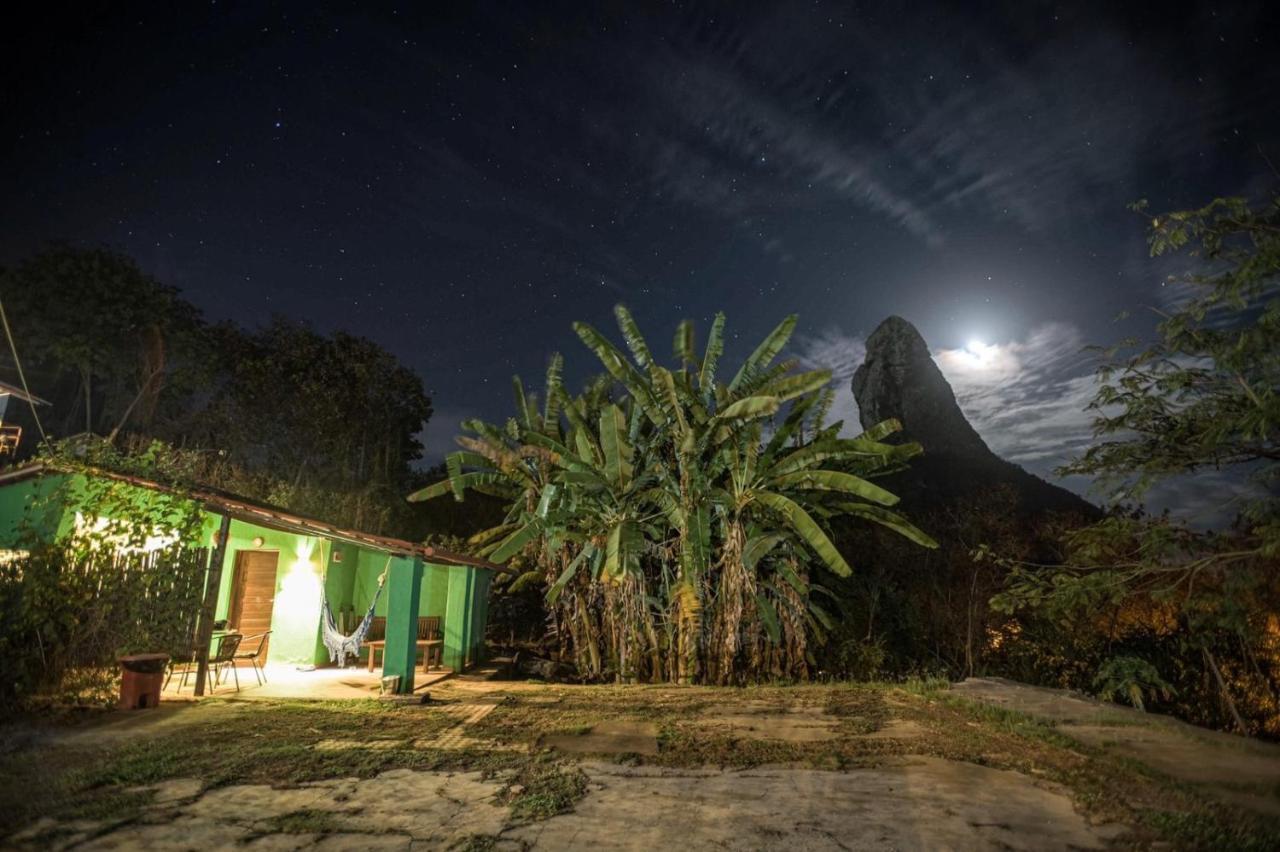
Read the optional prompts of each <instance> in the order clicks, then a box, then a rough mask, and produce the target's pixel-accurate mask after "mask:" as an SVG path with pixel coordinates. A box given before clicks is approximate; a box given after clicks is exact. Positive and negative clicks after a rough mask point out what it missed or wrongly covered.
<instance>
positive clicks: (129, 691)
mask: <svg viewBox="0 0 1280 852" xmlns="http://www.w3.org/2000/svg"><path fill="white" fill-rule="evenodd" d="M119 660H120V709H121V710H145V709H146V708H148V707H159V706H160V689H161V687H163V686H164V667H165V666H166V665H168V663H169V655H168V654H130V655H129V656H127V657H120V658H119Z"/></svg>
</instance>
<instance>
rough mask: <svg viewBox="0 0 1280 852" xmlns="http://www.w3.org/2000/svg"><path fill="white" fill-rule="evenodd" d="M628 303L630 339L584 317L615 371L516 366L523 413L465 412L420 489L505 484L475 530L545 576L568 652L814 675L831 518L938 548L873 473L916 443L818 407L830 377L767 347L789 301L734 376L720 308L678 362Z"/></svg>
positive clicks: (651, 674)
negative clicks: (497, 519)
mask: <svg viewBox="0 0 1280 852" xmlns="http://www.w3.org/2000/svg"><path fill="white" fill-rule="evenodd" d="M616 315H617V320H618V326H619V329H620V331H621V333H622V337H623V339H624V341H625V345H626V348H627V350H628V352H627V353H625V354H624V352H623V351H622V350H621V349H619V348H618V347H617V346H615V345H614V344H613V343H612V342H611V341H609V340H608V339H607V338H606V337H605V336H604V335H602V334H600V333H599V332H598V331H596V330H595V329H594V328H592V327H590V326H588V325H586V324H584V323H578V324H576V325H575V330H576V331H577V333H578V336H579V338H580V339H581V340H582V342H583V343H584V344H586V346H587V347H588V348H589V349H590V350H591V351H592V352H593V353H594V354H595V355H596V357H597V358H598V359H599V361H600V362H601V364H602V365H603V366H604V368H605V370H606V372H607V376H605V377H602V378H600V379H597V380H595V381H593V382H592V383H591V384H590V385H589V386H588V387H587V388H586V390H585V391H584V392H583V393H582V394H581V395H579V396H577V397H571V396H570V395H569V394H568V393H567V392H566V391H565V390H564V388H563V385H562V382H561V371H562V367H563V362H562V360H561V358H560V357H559V356H555V357H554V358H553V359H552V361H551V364H550V366H549V367H548V370H547V375H546V381H545V385H544V392H543V402H542V403H541V404H539V403H538V400H537V399H536V398H534V397H533V396H531V395H529V394H528V393H526V391H525V388H524V386H523V383H522V382H521V381H520V380H519V379H518V378H517V379H515V381H514V391H515V400H516V416H515V417H513V418H512V419H510V420H508V421H507V423H506V425H505V426H503V427H499V426H495V425H491V424H487V423H482V422H479V421H470V422H468V423H466V424H464V426H465V427H466V428H467V429H468V431H470V432H472V433H473V435H474V437H470V436H468V437H462V438H459V439H458V443H459V444H460V445H461V446H462V448H463V449H462V451H460V452H457V453H454V454H452V455H451V456H450V457H449V459H448V471H449V478H448V479H447V480H445V481H442V482H440V483H438V484H436V485H434V486H431V487H429V488H426V489H423V490H422V491H419V492H417V493H416V494H414V495H413V496H412V497H411V498H410V499H413V500H423V499H430V498H434V497H438V496H440V495H442V494H445V493H449V492H452V493H453V494H454V495H455V496H456V497H457V498H459V499H461V497H462V496H463V494H464V492H465V491H467V490H473V491H478V492H480V493H482V494H489V495H493V496H497V497H500V498H502V499H504V500H506V501H508V505H509V507H510V508H509V511H508V513H507V517H506V518H505V522H504V523H503V524H501V525H499V526H497V527H494V528H493V529H490V530H488V531H486V532H484V533H481V534H479V535H478V536H477V537H476V538H475V539H473V541H474V543H475V544H477V545H478V546H481V547H482V548H483V549H482V550H481V552H482V553H484V554H485V555H487V556H488V557H489V558H491V559H494V560H499V561H506V560H510V561H511V562H512V564H513V565H516V566H517V567H519V568H521V569H522V571H523V572H524V579H523V582H539V583H543V584H545V586H546V598H547V601H548V603H549V604H550V605H551V606H552V608H553V609H552V612H551V619H552V626H553V628H554V630H555V633H556V635H557V636H558V637H559V640H560V645H561V652H562V654H564V655H566V656H568V657H570V658H572V659H573V660H574V661H575V662H576V664H577V666H578V669H579V671H580V673H581V674H582V675H583V676H584V677H587V678H600V677H604V676H606V675H612V676H614V677H617V678H620V679H624V680H632V679H647V680H652V681H662V680H670V681H682V682H690V681H710V682H716V683H738V682H743V681H746V680H752V679H757V678H760V677H766V676H773V677H785V678H803V677H806V676H807V675H808V672H809V667H810V664H811V660H812V655H811V654H810V652H809V644H810V640H811V639H812V640H816V641H818V642H821V641H822V640H823V639H824V638H825V636H826V634H827V632H828V631H829V630H830V629H831V627H832V620H831V617H830V615H829V614H828V613H827V612H826V610H824V609H823V607H822V606H821V605H819V603H818V602H817V601H816V600H815V594H821V593H822V592H823V591H824V590H823V588H822V587H821V586H818V585H816V584H814V583H812V582H811V573H812V571H813V570H814V569H817V568H820V569H821V570H825V571H829V572H831V573H833V574H835V575H838V576H847V575H848V574H849V573H850V572H851V570H852V569H851V568H850V566H849V564H848V563H847V561H846V559H845V557H844V555H843V554H842V553H841V552H840V551H839V550H838V549H837V548H836V546H835V545H834V544H833V543H832V541H831V539H830V537H829V535H828V529H829V526H830V520H831V518H833V517H836V516H841V515H845V516H852V517H857V518H859V519H861V520H862V521H864V522H871V523H874V524H879V525H883V526H885V527H886V528H889V529H892V530H893V531H895V532H896V533H897V534H899V535H902V536H904V537H906V538H908V539H910V540H912V541H914V542H916V543H917V544H919V545H924V546H926V547H931V546H934V543H933V541H932V539H930V538H929V537H928V536H927V535H926V534H924V533H923V532H921V531H920V530H919V529H917V528H916V527H914V526H913V525H911V524H910V523H908V522H907V521H906V520H905V519H903V518H902V517H901V516H899V515H897V514H896V513H894V512H893V511H891V510H890V509H889V508H888V507H891V506H893V505H894V504H895V503H896V502H897V498H896V497H895V496H893V495H892V494H890V493H889V492H887V491H885V490H884V489H882V488H880V487H879V486H877V485H875V484H873V483H872V482H871V481H869V477H873V476H877V475H882V474H884V473H886V472H889V471H892V470H895V469H899V468H900V467H901V466H902V465H903V464H904V463H905V462H906V461H907V460H908V459H909V458H911V457H912V456H914V455H916V454H918V453H919V452H920V447H919V445H917V444H911V443H907V444H896V445H894V444H887V443H884V442H883V439H884V438H885V437H887V436H889V435H891V434H892V433H894V432H895V431H897V430H898V428H899V426H898V424H897V423H895V422H892V421H890V422H886V423H884V424H881V425H880V426H878V427H876V428H875V429H872V430H869V431H868V432H867V433H865V434H863V435H861V436H859V437H857V438H853V439H843V438H840V437H838V435H839V431H840V427H841V424H839V423H836V424H831V425H826V424H825V423H824V419H825V413H826V409H827V408H828V406H829V405H830V393H829V392H828V391H825V390H824V388H825V386H826V385H827V383H828V382H829V380H830V375H829V374H828V373H827V372H826V371H813V372H807V373H797V372H795V371H794V366H795V365H794V364H793V363H791V362H786V361H783V362H779V363H775V361H776V359H777V357H778V355H779V353H780V352H781V351H782V349H783V347H784V346H785V345H786V342H787V340H788V339H789V337H790V335H791V332H792V330H793V329H794V327H795V318H794V317H789V318H787V319H786V320H784V321H783V322H782V323H781V324H779V326H778V327H777V328H776V329H774V330H773V332H771V333H770V334H769V335H768V336H767V337H766V338H765V339H764V341H763V342H761V343H760V345H759V346H757V347H756V349H755V350H754V352H752V354H751V355H750V356H749V357H748V358H747V359H746V361H745V362H744V363H743V364H742V365H741V367H740V368H739V369H738V370H737V372H736V373H735V374H734V375H733V378H732V379H731V380H730V381H729V382H727V383H725V382H723V381H721V380H720V379H719V369H718V368H719V361H720V358H721V355H722V353H723V348H724V316H723V315H718V316H717V317H716V319H715V322H714V323H713V324H712V327H711V331H710V333H709V336H708V340H707V343H706V346H705V348H704V350H703V351H702V353H701V354H699V353H697V352H696V350H695V346H694V339H693V337H694V330H693V326H692V324H691V323H688V322H686V323H683V324H681V326H680V328H679V329H678V330H677V332H676V335H675V341H674V347H673V348H674V355H675V361H676V365H675V366H674V368H667V367H663V366H661V365H660V364H659V363H658V361H657V359H656V358H655V357H654V356H653V353H652V351H651V350H650V348H649V345H648V342H647V341H646V340H645V338H644V337H643V335H642V334H641V332H640V330H639V328H638V327H637V325H636V323H635V321H634V319H633V318H632V317H631V314H630V313H629V312H628V311H627V310H626V308H624V307H622V306H619V307H618V308H617V309H616ZM775 417H776V418H780V422H778V421H777V419H775V421H774V424H775V425H774V428H773V429H772V431H771V432H770V433H768V434H766V430H765V427H764V421H765V420H766V419H770V418H775Z"/></svg>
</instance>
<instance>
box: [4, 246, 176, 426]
mask: <svg viewBox="0 0 1280 852" xmlns="http://www.w3.org/2000/svg"><path fill="white" fill-rule="evenodd" d="M0 298H3V300H4V305H5V310H6V312H7V313H8V316H9V320H10V323H11V325H12V326H13V328H14V332H15V334H17V335H18V338H19V343H20V346H21V349H22V354H23V359H24V361H25V362H26V364H25V366H26V367H27V368H28V370H29V371H30V373H31V378H32V385H33V390H35V389H38V390H37V392H38V393H39V394H40V395H42V396H44V397H46V398H48V399H50V401H51V402H53V403H54V407H53V411H54V413H55V415H56V418H57V419H55V420H54V421H53V422H52V423H51V424H50V425H51V426H52V427H53V428H54V429H55V430H56V431H57V432H58V433H59V434H62V435H69V434H74V433H79V432H91V433H97V434H101V435H107V434H112V433H114V432H117V431H119V430H120V429H121V428H123V427H124V426H125V425H126V424H129V423H132V424H135V425H139V424H146V423H148V422H149V421H150V420H151V417H152V415H153V414H154V413H155V408H156V405H157V401H158V399H159V397H160V394H161V391H162V390H163V389H164V388H165V386H166V384H167V383H170V382H173V381H178V382H181V381H182V380H183V376H182V372H183V370H187V369H192V368H194V367H195V365H196V363H197V362H198V361H199V355H198V354H197V353H198V349H199V339H198V338H199V333H200V319H199V314H198V312H197V311H196V310H195V308H193V307H192V306H191V305H190V304H189V303H187V302H186V301H184V300H183V299H181V298H179V296H178V294H177V291H176V290H175V289H174V288H172V287H169V286H166V285H164V284H161V283H160V282H158V281H156V280H155V279H154V278H152V277H151V276H149V275H147V274H146V273H144V272H143V271H142V270H141V269H139V268H138V266H137V264H136V263H134V261H133V260H132V258H129V257H127V256H125V255H123V254H119V253H117V252H113V251H110V250H107V249H82V248H73V247H71V246H64V245H60V246H55V247H53V248H50V249H48V250H47V251H44V252H41V253H39V254H37V255H35V256H33V257H31V258H29V259H27V260H25V261H23V262H22V263H20V264H19V265H18V266H17V267H15V268H13V269H5V270H0ZM6 355H7V353H6Z"/></svg>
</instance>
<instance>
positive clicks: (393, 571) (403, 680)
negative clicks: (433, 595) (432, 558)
mask: <svg viewBox="0 0 1280 852" xmlns="http://www.w3.org/2000/svg"><path fill="white" fill-rule="evenodd" d="M387 573H388V576H387V637H386V638H387V644H386V645H385V646H384V647H383V649H382V675H383V677H390V676H391V675H399V676H400V687H399V690H398V691H399V692H400V693H401V694H402V695H407V694H409V693H411V692H413V674H414V671H413V670H414V667H415V663H416V661H417V658H418V599H419V596H420V595H421V594H422V559H421V558H420V557H416V558H414V559H412V560H410V559H405V558H403V557H397V558H396V559H393V560H391V567H390V569H389V571H388V572H387Z"/></svg>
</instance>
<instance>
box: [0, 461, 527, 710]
mask: <svg viewBox="0 0 1280 852" xmlns="http://www.w3.org/2000/svg"><path fill="white" fill-rule="evenodd" d="M90 475H91V476H105V477H110V478H112V479H115V480H117V481H121V482H124V483H125V484H126V486H127V487H128V488H130V489H134V488H136V489H137V493H138V499H143V500H145V499H148V495H149V494H155V493H157V492H167V493H171V494H172V493H174V492H173V491H172V489H169V488H167V487H166V486H163V485H160V484H158V483H155V482H149V481H146V480H141V479H135V478H129V477H123V476H120V475H118V474H111V473H106V472H99V473H93V474H83V473H69V472H64V471H59V470H55V469H52V468H49V467H46V466H44V465H39V464H34V465H27V466H24V467H19V468H14V469H11V470H9V471H6V472H4V473H0V549H3V550H10V551H11V550H13V549H14V548H16V547H19V546H20V543H21V529H22V527H23V526H24V525H25V526H26V527H27V528H28V529H29V530H35V531H36V534H37V535H38V537H40V538H43V539H46V540H52V539H53V538H54V537H57V536H60V535H62V534H65V533H66V532H68V531H69V530H71V529H72V528H73V527H74V526H75V525H76V524H78V523H84V518H83V517H82V516H80V515H79V514H78V513H77V511H76V510H75V508H74V506H66V505H59V501H57V500H47V499H46V500H37V499H36V498H37V496H39V495H45V496H46V497H47V496H48V495H51V494H57V493H61V494H67V493H70V494H73V495H74V494H75V493H76V490H77V487H78V484H80V483H83V481H84V480H85V477H86V476H90ZM67 485H69V486H70V488H63V486H67ZM60 489H61V490H60ZM180 496H183V497H187V498H190V499H191V500H194V501H195V502H196V503H197V504H198V505H199V506H200V508H201V511H202V512H203V514H204V529H203V531H202V533H201V536H202V545H203V546H206V547H208V548H210V552H211V553H214V554H216V553H217V552H218V551H219V548H218V544H219V539H220V530H222V529H224V528H225V529H226V530H227V536H226V543H225V547H223V548H221V551H222V554H223V556H222V560H221V566H220V567H221V570H220V571H217V570H216V568H217V566H213V565H211V566H210V569H209V572H208V573H209V575H210V576H213V575H220V576H217V583H218V591H217V604H216V620H218V621H227V622H229V623H230V624H231V625H232V626H234V627H236V628H237V629H238V630H240V632H242V633H244V634H246V635H250V634H252V633H261V632H263V631H266V630H270V631H271V635H270V640H269V644H268V646H267V650H266V655H267V656H266V661H267V662H268V663H271V664H276V665H280V664H291V665H302V666H307V665H315V666H322V665H329V664H330V657H329V652H328V650H327V649H326V648H325V646H324V643H323V642H322V640H321V625H322V619H323V602H324V601H327V602H328V604H329V607H330V609H331V610H332V612H333V613H334V614H335V618H336V619H337V620H338V623H339V628H340V629H341V630H343V631H344V632H345V631H346V630H349V629H351V627H353V626H354V624H355V623H357V622H359V621H360V619H361V618H362V617H363V616H364V614H365V613H366V612H367V611H368V609H369V605H370V603H372V602H373V601H374V599H375V597H376V599H377V605H376V609H375V614H376V615H379V616H383V617H385V618H386V649H385V655H384V658H383V670H384V673H386V674H397V675H400V676H401V690H402V691H409V690H411V689H412V688H413V670H414V659H415V655H416V653H417V650H418V649H417V648H416V640H417V624H418V619H419V617H422V616H436V617H438V618H439V619H440V626H441V631H442V633H443V640H444V641H443V649H442V650H443V664H444V666H445V667H446V668H450V669H452V670H453V671H455V672H459V671H462V670H464V669H466V668H467V667H469V666H472V665H474V664H475V663H477V662H479V661H480V660H481V659H482V657H483V655H484V634H485V627H486V621H487V616H488V592H489V583H490V579H491V577H492V575H493V572H495V571H501V570H505V569H504V568H502V567H501V566H499V565H494V564H492V563H489V562H485V561H484V560H480V559H476V558H474V557H471V556H467V555H464V554H457V553H450V552H446V551H442V550H440V549H437V548H432V547H427V546H424V545H421V544H416V543H413V542H408V541H402V540H399V539H394V538H388V537H385V536H379V535H372V534H370V533H364V532H360V531H358V530H347V529H340V528H338V527H334V526H332V525H330V524H326V523H324V522H323V521H319V520H316V519H314V518H307V517H303V516H301V515H297V514H294V513H291V512H288V511H285V510H282V509H278V508H275V507H272V506H267V505H263V504H261V503H257V502H254V501H251V500H248V499H246V498H242V497H237V496H235V495H231V494H227V493H224V492H216V491H212V490H198V491H190V492H184V493H182V494H181V495H180ZM130 499H132V498H130ZM66 502H74V498H72V499H69V500H67V501H66ZM38 507H39V508H38ZM36 513H39V514H40V516H39V517H36V516H35V515H36ZM28 535H30V533H28ZM157 544H158V545H161V544H163V543H157ZM384 574H385V578H386V586H385V588H384V589H383V591H382V593H381V594H380V595H379V594H377V590H378V581H379V577H382V576H384Z"/></svg>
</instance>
